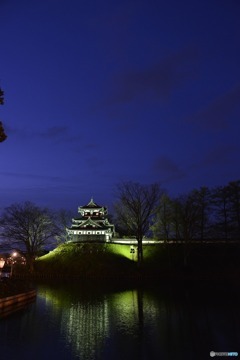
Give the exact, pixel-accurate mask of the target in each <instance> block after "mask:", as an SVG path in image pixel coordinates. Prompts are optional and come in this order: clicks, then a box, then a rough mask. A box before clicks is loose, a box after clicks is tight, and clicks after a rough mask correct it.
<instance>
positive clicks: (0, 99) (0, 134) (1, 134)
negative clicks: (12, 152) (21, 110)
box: [0, 88, 7, 142]
mask: <svg viewBox="0 0 240 360" xmlns="http://www.w3.org/2000/svg"><path fill="white" fill-rule="evenodd" d="M3 104H4V92H3V91H2V89H1V88H0V105H3ZM6 138H7V135H6V134H5V131H4V127H3V124H2V122H1V121H0V142H3V141H4V140H6Z"/></svg>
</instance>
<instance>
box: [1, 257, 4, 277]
mask: <svg viewBox="0 0 240 360" xmlns="http://www.w3.org/2000/svg"><path fill="white" fill-rule="evenodd" d="M4 265H5V260H4V259H3V258H1V259H0V278H1V277H2V268H3V267H4Z"/></svg>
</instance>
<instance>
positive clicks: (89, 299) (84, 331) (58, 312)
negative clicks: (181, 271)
mask: <svg viewBox="0 0 240 360" xmlns="http://www.w3.org/2000/svg"><path fill="white" fill-rule="evenodd" d="M37 290H38V295H37V299H36V302H35V303H33V304H31V305H30V306H29V307H28V308H27V309H25V310H24V311H20V312H18V313H15V314H13V315H11V316H10V317H8V318H6V319H2V320H1V321H0V348H1V356H2V357H3V358H4V359H5V360H8V359H9V360H10V359H11V360H15V359H19V358H21V359H24V360H30V359H31V360H32V359H33V358H34V359H35V360H38V359H39V360H40V359H53V358H56V359H59V360H73V359H81V360H95V359H104V360H110V359H115V360H117V359H119V360H120V359H125V360H128V359H131V360H132V359H144V360H145V359H146V360H149V359H151V360H152V359H153V360H154V359H164V360H165V359H166V360H167V359H184V360H187V359H201V360H202V359H208V358H209V354H210V351H215V352H221V351H222V352H234V351H235V352H239V353H240V348H239V334H240V308H239V299H240V293H239V291H237V289H236V288H235V287H234V286H233V285H231V284H224V285H223V284H218V285H214V284H211V283H209V284H182V285H180V284H178V285H177V284H165V285H163V284H160V283H158V284H155V285H154V286H152V287H151V286H148V287H144V288H128V289H126V288H125V289H124V288H123V287H121V288H120V287H119V288H118V287H117V286H115V288H114V289H109V288H107V287H106V286H105V288H104V289H102V288H101V286H91V285H90V284H89V283H85V284H74V285H67V284H38V285H37Z"/></svg>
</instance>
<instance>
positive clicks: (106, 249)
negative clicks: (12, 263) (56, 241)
mask: <svg viewBox="0 0 240 360" xmlns="http://www.w3.org/2000/svg"><path fill="white" fill-rule="evenodd" d="M131 256H132V255H131V254H130V246H129V245H120V244H91V243H83V244H73V243H68V244H63V245H60V246H59V247H57V248H56V249H55V250H53V251H51V252H50V253H48V254H46V255H44V256H42V257H40V258H38V259H37V260H36V262H35V271H36V272H51V273H52V274H57V273H64V274H72V275H83V276H85V275H91V274H102V275H104V274H109V273H110V274H111V273H114V272H115V273H117V272H118V273H120V272H128V271H131V270H133V269H134V267H135V265H136V264H135V262H134V261H132V257H131Z"/></svg>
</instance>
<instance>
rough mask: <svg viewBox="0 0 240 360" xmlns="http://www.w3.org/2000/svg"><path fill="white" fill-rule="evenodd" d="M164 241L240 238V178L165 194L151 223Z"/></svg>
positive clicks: (156, 234)
mask: <svg viewBox="0 0 240 360" xmlns="http://www.w3.org/2000/svg"><path fill="white" fill-rule="evenodd" d="M151 230H152V232H153V237H154V238H156V239H161V240H165V241H166V242H167V241H169V240H181V241H185V242H188V241H191V240H199V241H207V240H224V241H228V240H240V180H238V181H232V182H229V183H228V184H227V185H226V186H218V187H214V188H212V189H210V188H208V187H201V188H200V189H197V190H192V191H190V192H189V193H188V194H186V195H181V196H179V197H176V198H171V197H170V196H169V195H167V194H166V193H164V194H163V195H162V197H161V199H160V203H159V205H158V207H157V208H156V213H155V216H154V218H153V224H152V226H151Z"/></svg>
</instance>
